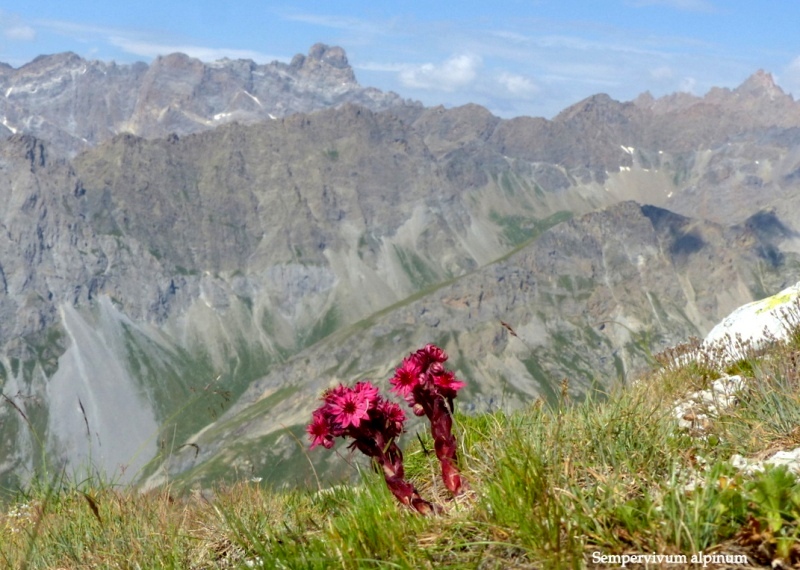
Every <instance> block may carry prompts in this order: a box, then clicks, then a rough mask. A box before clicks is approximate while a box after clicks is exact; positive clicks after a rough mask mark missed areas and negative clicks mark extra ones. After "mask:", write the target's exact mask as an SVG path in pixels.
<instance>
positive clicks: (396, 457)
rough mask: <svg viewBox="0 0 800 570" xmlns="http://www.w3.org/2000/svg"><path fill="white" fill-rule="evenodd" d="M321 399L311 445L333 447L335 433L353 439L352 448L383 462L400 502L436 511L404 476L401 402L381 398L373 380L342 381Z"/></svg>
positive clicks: (310, 428)
mask: <svg viewBox="0 0 800 570" xmlns="http://www.w3.org/2000/svg"><path fill="white" fill-rule="evenodd" d="M322 401H323V404H322V405H321V406H320V407H319V408H317V409H316V410H314V413H313V414H312V419H311V423H310V424H309V425H308V427H306V431H307V432H308V435H309V438H310V439H311V448H312V449H313V448H314V447H316V446H318V445H321V446H323V447H325V448H326V449H330V448H332V447H333V443H334V438H336V437H343V438H350V439H352V440H353V441H352V443H351V444H350V448H351V449H358V450H359V451H360V452H361V453H363V454H364V455H366V456H367V457H370V458H372V459H373V460H374V461H375V462H376V463H377V464H378V465H380V466H381V468H382V470H383V476H384V480H385V481H386V486H387V487H388V488H389V490H390V491H391V492H392V494H393V495H394V496H395V497H397V499H398V500H399V501H400V502H401V503H403V504H404V505H408V506H409V507H412V508H413V509H415V510H417V511H418V512H420V513H423V514H428V513H431V512H433V511H434V507H433V506H432V505H431V504H430V503H429V502H428V501H425V500H424V499H423V498H422V497H420V495H419V493H418V492H417V490H416V489H415V488H414V486H413V485H412V484H411V483H409V482H408V481H406V480H405V473H404V469H403V453H402V451H401V450H400V448H399V447H398V446H397V443H396V440H397V437H398V436H399V435H400V434H401V433H402V432H403V429H404V423H405V421H406V415H405V413H404V412H403V410H402V409H401V408H400V406H398V405H397V404H395V403H394V402H391V401H389V400H386V399H384V398H382V397H381V396H380V395H379V393H378V388H376V387H375V386H374V385H372V383H370V382H358V383H357V384H356V385H355V386H353V387H352V388H350V387H347V386H344V385H342V384H340V385H339V386H337V387H335V388H332V389H331V390H328V391H327V392H325V394H323V396H322Z"/></svg>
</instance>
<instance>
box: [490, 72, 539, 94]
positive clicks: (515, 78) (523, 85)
mask: <svg viewBox="0 0 800 570" xmlns="http://www.w3.org/2000/svg"><path fill="white" fill-rule="evenodd" d="M497 79H498V81H499V83H500V85H502V86H503V87H504V88H505V89H506V91H508V92H509V93H510V94H511V95H514V96H516V97H530V96H531V95H534V94H535V93H537V92H538V91H539V87H538V86H537V85H536V84H535V83H534V82H533V81H531V80H530V79H529V78H527V77H525V76H523V75H518V74H516V73H508V72H505V71H504V72H503V73H501V74H500V75H499V77H498V78H497Z"/></svg>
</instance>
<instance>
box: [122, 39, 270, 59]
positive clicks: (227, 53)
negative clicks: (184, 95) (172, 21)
mask: <svg viewBox="0 0 800 570" xmlns="http://www.w3.org/2000/svg"><path fill="white" fill-rule="evenodd" d="M108 41H109V43H111V44H112V45H115V46H117V47H118V48H120V49H121V50H123V51H125V52H127V53H130V54H133V55H138V56H141V57H150V58H153V57H157V56H159V55H167V54H170V53H176V52H178V53H185V54H186V55H188V56H189V57H194V58H197V59H199V60H201V61H216V60H218V59H223V58H226V57H227V58H230V59H252V60H254V61H259V62H270V61H274V60H276V59H283V58H278V57H272V56H269V55H267V54H263V53H260V52H257V51H252V50H244V49H227V48H212V47H206V46H196V45H190V44H179V43H175V44H170V43H160V42H150V41H146V40H140V39H132V38H126V37H119V36H111V37H109V38H108Z"/></svg>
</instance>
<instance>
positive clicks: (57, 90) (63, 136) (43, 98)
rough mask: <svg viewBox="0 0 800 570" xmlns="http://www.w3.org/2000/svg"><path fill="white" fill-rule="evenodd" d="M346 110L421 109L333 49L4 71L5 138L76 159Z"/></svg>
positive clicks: (45, 64)
mask: <svg viewBox="0 0 800 570" xmlns="http://www.w3.org/2000/svg"><path fill="white" fill-rule="evenodd" d="M345 103H357V104H360V105H362V106H365V107H367V108H369V109H371V110H374V111H380V110H384V109H387V108H390V107H394V106H397V105H403V104H413V103H411V102H409V101H404V100H403V99H401V98H400V96H398V95H397V94H395V93H383V92H381V91H379V90H377V89H373V88H364V87H361V86H360V85H359V84H358V81H357V80H356V77H355V73H354V72H353V69H352V67H351V66H350V64H349V63H348V61H347V55H346V54H345V51H344V50H343V49H342V48H341V47H336V46H328V45H325V44H315V45H314V46H312V47H311V49H310V50H309V52H308V55H300V54H298V55H296V56H295V57H294V58H293V59H292V61H291V63H290V64H285V63H281V62H278V61H274V62H272V63H269V64H266V65H258V64H256V63H255V62H253V61H250V60H230V59H222V60H218V61H214V62H210V63H207V62H202V61H200V60H198V59H195V58H192V57H189V56H187V55H185V54H181V53H173V54H169V55H164V56H159V57H157V58H156V59H155V60H154V61H153V62H152V63H151V64H150V65H147V64H145V63H134V64H131V65H117V64H116V63H114V62H110V63H109V62H102V61H88V60H85V59H83V58H81V57H79V56H78V55H76V54H74V53H72V52H66V53H60V54H55V55H42V56H39V57H37V58H36V59H34V60H33V61H31V62H30V63H27V64H25V65H23V66H22V67H20V68H19V69H14V68H12V67H11V66H8V65H6V64H0V114H2V120H0V135H2V134H6V135H9V134H14V133H18V132H25V133H28V134H32V135H34V136H36V137H39V138H44V139H47V140H48V141H49V142H50V150H51V152H56V153H57V154H62V155H67V156H72V155H74V154H76V153H77V152H79V151H81V150H84V149H86V148H88V147H91V146H94V145H96V144H98V143H100V142H103V141H105V140H108V139H110V138H111V137H113V136H114V135H116V134H119V133H123V132H128V133H131V134H134V135H138V136H142V137H146V138H157V137H165V136H167V135H169V134H177V135H179V136H180V135H185V134H189V133H194V132H199V131H203V130H207V129H210V128H214V127H216V126H218V125H221V124H224V123H229V122H232V121H238V122H242V123H255V122H259V121H263V120H268V119H279V118H281V117H285V116H287V115H291V114H293V113H307V112H311V111H315V110H319V109H324V108H329V107H338V106H340V105H343V104H345Z"/></svg>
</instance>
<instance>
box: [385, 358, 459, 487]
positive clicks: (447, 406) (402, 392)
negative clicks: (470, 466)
mask: <svg viewBox="0 0 800 570" xmlns="http://www.w3.org/2000/svg"><path fill="white" fill-rule="evenodd" d="M446 360H447V353H446V352H445V351H444V350H442V349H441V348H439V347H438V346H436V345H434V344H428V345H426V346H425V347H423V348H421V349H419V350H418V351H416V352H414V353H412V354H410V355H408V356H407V357H406V358H404V359H403V363H402V364H401V365H400V367H399V368H397V369H396V370H395V375H394V377H393V378H392V379H391V380H390V381H389V382H390V383H391V384H392V392H395V393H396V394H398V395H399V396H401V397H402V398H403V399H405V401H406V402H407V403H408V405H409V406H411V409H412V410H413V412H414V414H415V415H417V416H422V415H425V416H427V418H428V420H429V421H430V424H431V434H432V435H433V442H434V449H435V451H436V457H437V458H438V459H439V463H440V464H441V466H442V479H443V480H444V484H445V486H446V487H447V489H448V490H449V491H450V492H451V493H453V494H454V495H458V494H459V493H460V492H461V489H462V481H461V474H460V473H459V470H458V467H457V464H458V457H457V453H456V438H455V436H454V435H453V416H452V412H453V399H454V398H455V397H456V395H457V393H458V391H459V390H460V389H461V388H463V387H464V386H465V385H466V384H465V383H464V382H461V381H459V380H457V379H456V377H455V374H454V373H453V372H451V371H449V370H447V369H445V367H444V362H445V361H446Z"/></svg>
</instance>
